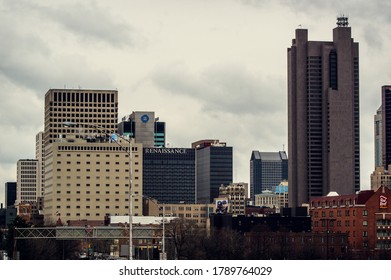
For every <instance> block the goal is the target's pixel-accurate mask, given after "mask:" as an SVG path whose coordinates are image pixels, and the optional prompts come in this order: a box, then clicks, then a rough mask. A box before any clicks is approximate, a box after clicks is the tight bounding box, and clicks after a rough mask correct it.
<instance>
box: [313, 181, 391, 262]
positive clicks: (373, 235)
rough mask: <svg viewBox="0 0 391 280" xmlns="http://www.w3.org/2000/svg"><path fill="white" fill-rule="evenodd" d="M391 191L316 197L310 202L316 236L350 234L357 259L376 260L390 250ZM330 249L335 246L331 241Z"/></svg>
mask: <svg viewBox="0 0 391 280" xmlns="http://www.w3.org/2000/svg"><path fill="white" fill-rule="evenodd" d="M390 201H391V190H390V189H388V188H386V187H381V188H379V189H378V190H377V191H373V190H367V191H361V192H359V193H358V194H351V195H338V194H337V193H335V192H334V193H330V194H329V195H327V196H323V197H317V198H313V199H311V201H310V214H311V219H312V230H313V232H314V233H325V232H328V233H348V236H349V237H348V238H349V247H350V248H351V250H352V253H353V255H354V256H356V257H359V258H365V259H368V258H376V256H379V254H382V253H384V252H385V251H384V250H387V251H390V250H391V203H390ZM330 246H332V243H331V242H330Z"/></svg>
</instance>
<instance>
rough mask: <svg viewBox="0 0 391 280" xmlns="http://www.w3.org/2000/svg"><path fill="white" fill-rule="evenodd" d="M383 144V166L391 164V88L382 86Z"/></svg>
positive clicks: (386, 166)
mask: <svg viewBox="0 0 391 280" xmlns="http://www.w3.org/2000/svg"><path fill="white" fill-rule="evenodd" d="M381 92H382V111H381V130H382V131H381V134H380V135H381V137H382V139H381V144H382V148H381V151H382V165H383V166H384V168H385V169H386V170H387V169H388V165H389V164H391V86H382V90H381Z"/></svg>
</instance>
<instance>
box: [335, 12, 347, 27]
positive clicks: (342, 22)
mask: <svg viewBox="0 0 391 280" xmlns="http://www.w3.org/2000/svg"><path fill="white" fill-rule="evenodd" d="M348 20H349V17H348V16H346V15H344V14H341V15H339V16H337V26H338V27H348V26H349V21H348Z"/></svg>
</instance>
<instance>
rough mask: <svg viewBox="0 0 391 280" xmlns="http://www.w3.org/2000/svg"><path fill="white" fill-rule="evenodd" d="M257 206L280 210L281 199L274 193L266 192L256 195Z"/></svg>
mask: <svg viewBox="0 0 391 280" xmlns="http://www.w3.org/2000/svg"><path fill="white" fill-rule="evenodd" d="M255 206H264V207H268V208H275V209H280V207H281V206H280V199H279V197H278V195H277V194H275V193H273V192H272V191H269V190H265V191H262V193H260V194H256V195H255Z"/></svg>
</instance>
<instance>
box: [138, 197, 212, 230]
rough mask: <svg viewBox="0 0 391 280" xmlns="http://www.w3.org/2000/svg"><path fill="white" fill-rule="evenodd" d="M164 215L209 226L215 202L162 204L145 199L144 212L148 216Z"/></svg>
mask: <svg viewBox="0 0 391 280" xmlns="http://www.w3.org/2000/svg"><path fill="white" fill-rule="evenodd" d="M163 207H164V216H165V217H171V218H179V219H184V220H190V221H194V222H195V223H196V224H197V226H199V227H200V228H209V214H212V213H214V212H215V206H214V204H195V203H174V204H171V203H169V204H161V203H158V204H157V203H150V201H149V200H145V205H144V209H145V210H146V211H145V210H144V213H145V215H146V216H160V217H163Z"/></svg>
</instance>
